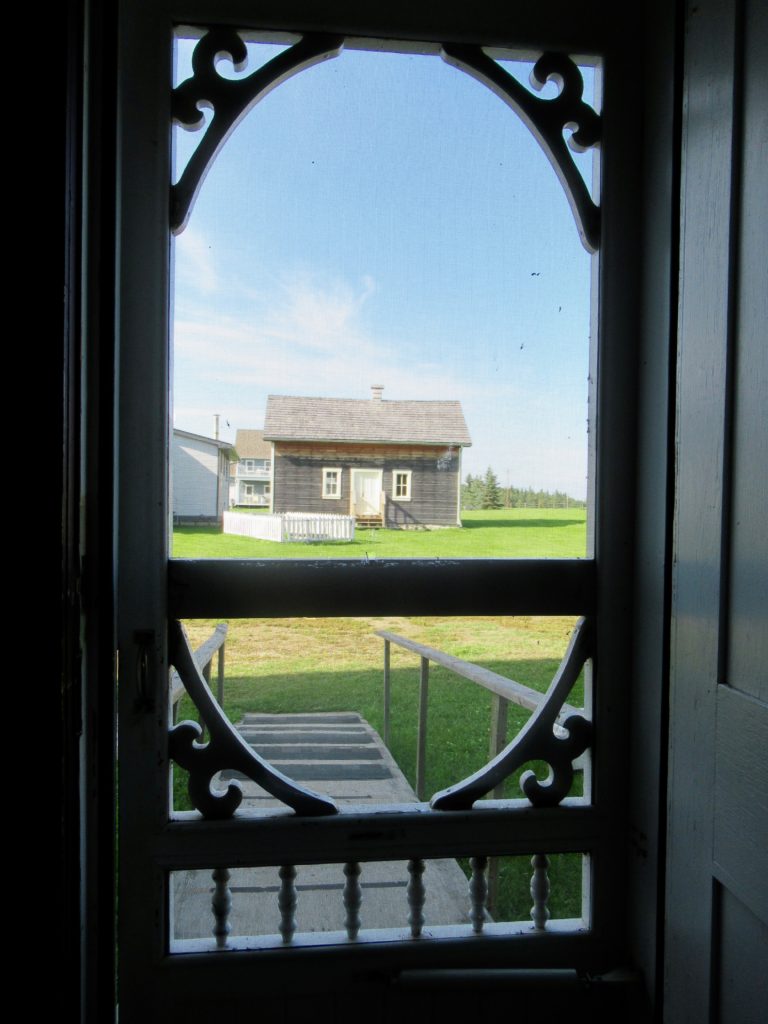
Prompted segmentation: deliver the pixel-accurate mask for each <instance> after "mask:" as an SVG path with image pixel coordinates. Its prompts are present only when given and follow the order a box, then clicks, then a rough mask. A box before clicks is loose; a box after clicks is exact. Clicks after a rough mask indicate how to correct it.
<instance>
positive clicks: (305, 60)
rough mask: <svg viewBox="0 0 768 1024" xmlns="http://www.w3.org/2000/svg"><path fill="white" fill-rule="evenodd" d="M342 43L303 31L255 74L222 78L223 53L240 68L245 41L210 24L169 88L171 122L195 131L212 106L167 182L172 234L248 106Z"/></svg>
mask: <svg viewBox="0 0 768 1024" xmlns="http://www.w3.org/2000/svg"><path fill="white" fill-rule="evenodd" d="M343 43H344V39H343V37H342V36H332V35H324V34H316V35H306V36H303V37H302V39H301V40H300V41H299V42H298V43H296V44H295V45H294V46H292V47H290V49H288V50H285V51H284V52H283V53H279V54H278V55H277V56H276V57H274V58H273V59H272V60H270V61H269V62H268V63H266V64H265V65H264V66H263V67H260V68H258V69H257V70H256V71H254V72H253V74H251V75H248V76H247V77H245V78H238V79H230V78H222V76H221V75H220V74H219V73H218V71H217V70H216V65H217V63H218V61H219V59H220V58H221V56H222V55H224V54H227V55H228V56H229V57H230V58H231V59H232V63H233V65H234V67H235V70H236V71H243V70H244V69H245V67H246V65H247V61H248V51H247V50H246V46H245V43H244V42H243V40H242V39H241V38H240V36H239V35H238V34H237V32H235V31H234V30H233V29H228V28H213V29H210V31H208V32H207V33H206V34H205V35H204V36H203V38H202V39H201V40H200V42H199V43H198V44H197V46H196V47H195V49H194V52H193V54H192V72H193V73H192V77H191V78H188V79H186V81H184V82H182V83H181V85H179V86H178V87H177V88H176V89H174V91H173V99H172V114H173V120H174V122H175V123H176V124H178V125H181V127H182V128H186V129H187V130H188V131H199V130H200V129H201V128H202V127H203V126H204V124H205V119H204V117H203V115H202V113H201V108H202V107H210V108H212V109H213V120H212V121H211V123H210V124H209V125H208V127H207V129H206V131H205V135H204V136H203V137H202V139H201V140H200V144H199V145H198V147H197V149H196V150H195V151H194V153H193V154H192V156H191V157H190V159H189V162H188V164H187V166H186V167H185V168H184V172H183V173H182V175H181V177H180V178H179V180H178V182H177V184H175V185H172V186H171V204H170V205H171V230H172V231H173V233H174V234H179V232H181V231H183V229H184V227H185V226H186V223H187V220H188V218H189V214H190V212H191V210H192V205H193V203H194V201H195V198H196V197H197V193H198V192H199V190H200V186H201V185H202V183H203V181H204V179H205V176H206V174H207V173H208V170H209V169H210V167H211V165H212V163H213V161H214V160H215V159H216V155H217V154H218V152H219V150H220V149H221V147H222V146H223V145H224V143H225V142H226V141H227V139H228V138H229V136H230V135H231V134H232V132H233V131H234V130H235V128H236V127H237V125H238V124H239V123H240V121H242V119H243V118H244V117H245V115H246V114H247V113H248V111H249V110H250V109H251V108H252V107H254V106H255V105H256V104H257V103H258V102H259V100H261V99H263V98H264V97H265V96H266V95H267V94H268V93H270V92H271V91H272V90H273V89H274V88H275V86H277V85H280V83H281V82H284V81H286V79H288V78H291V77H292V76H293V75H295V74H297V73H298V72H299V71H303V70H304V68H308V67H311V66H312V65H313V64H317V63H319V62H320V61H323V60H327V59H328V58H330V57H336V56H338V54H339V53H340V52H341V48H342V45H343Z"/></svg>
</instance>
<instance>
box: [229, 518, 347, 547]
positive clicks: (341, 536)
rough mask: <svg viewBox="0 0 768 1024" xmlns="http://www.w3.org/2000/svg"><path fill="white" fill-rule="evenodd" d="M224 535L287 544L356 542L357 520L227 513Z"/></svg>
mask: <svg viewBox="0 0 768 1024" xmlns="http://www.w3.org/2000/svg"><path fill="white" fill-rule="evenodd" d="M224 533H233V534H237V536H239V537H255V538H257V539H258V540H273V541H275V542H276V543H278V544H281V543H286V542H288V541H304V542H307V543H309V542H312V541H324V540H354V539H355V517H354V516H333V515H327V514H324V513H322V512H313V513H309V512H282V513H280V514H279V515H275V514H272V515H254V516H252V515H248V514H247V513H243V512H225V513H224Z"/></svg>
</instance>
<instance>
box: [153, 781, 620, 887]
mask: <svg viewBox="0 0 768 1024" xmlns="http://www.w3.org/2000/svg"><path fill="white" fill-rule="evenodd" d="M610 825H611V823H610V821H609V820H608V819H607V817H606V816H605V815H604V814H602V813H601V812H599V811H598V810H597V808H596V807H594V806H592V805H588V804H585V803H584V801H583V800H582V799H581V798H579V797H573V798H570V797H569V798H566V799H565V800H563V802H562V803H561V804H560V805H559V806H557V807H531V805H530V803H529V802H528V801H527V800H505V801H504V802H503V803H501V802H499V803H496V802H495V801H490V800H489V801H484V802H483V803H482V804H481V805H479V806H477V807H475V808H474V809H473V810H471V811H440V812H437V811H432V810H430V808H429V805H428V804H420V805H418V804H417V805H414V804H401V805H388V806H386V807H379V808H365V809H354V808H345V807H343V806H342V807H340V808H339V813H338V814H336V815H333V816H330V817H325V818H306V817H298V816H296V815H294V814H291V813H290V812H289V813H282V812H280V813H278V814H276V815H265V814H264V813H256V812H254V813H249V812H243V811H238V813H237V815H236V816H235V817H233V818H229V819H226V820H223V821H204V820H202V819H201V817H200V815H199V814H198V813H197V812H196V811H181V812H177V813H176V814H175V816H174V820H172V821H171V822H169V823H168V825H167V826H166V827H165V828H164V829H163V830H162V831H161V832H160V833H158V835H157V838H156V845H155V856H156V859H157V862H158V863H159V864H162V865H163V866H164V867H166V868H170V869H174V870H177V869H183V868H206V867H209V866H210V865H211V864H226V865H227V866H228V867H229V868H230V869H231V868H233V867H258V866H260V865H272V864H275V863H277V864H281V863H292V864H338V863H345V862H346V861H349V860H357V861H373V860H408V859H410V858H412V857H421V858H422V859H424V860H433V859H435V858H440V857H465V856H472V855H473V854H475V853H476V852H477V851H478V850H482V851H483V853H485V854H486V855H488V856H492V855H498V856H514V855H515V854H527V855H529V856H530V855H531V854H532V853H535V852H536V851H537V850H546V851H547V852H548V853H578V852H582V853H590V852H595V851H597V850H599V849H601V848H603V847H607V846H609V845H610V839H609V837H610V836H611V835H612V832H611V828H610Z"/></svg>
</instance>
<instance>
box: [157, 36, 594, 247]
mask: <svg viewBox="0 0 768 1024" xmlns="http://www.w3.org/2000/svg"><path fill="white" fill-rule="evenodd" d="M343 45H344V37H343V36H336V35H322V34H308V35H305V36H303V37H302V38H301V40H300V41H299V42H298V43H296V44H295V45H293V46H291V47H290V48H289V49H287V50H285V51H284V52H283V53H280V54H278V55H277V56H276V57H274V58H273V59H272V60H270V61H268V62H267V63H266V64H265V65H264V66H263V67H260V68H258V69H257V70H256V71H254V72H253V74H251V75H247V76H246V77H244V78H239V79H229V78H223V77H222V76H221V75H220V74H219V73H218V71H217V68H216V65H217V63H218V61H219V60H220V59H221V58H222V56H224V55H227V56H229V58H230V59H231V60H232V63H233V65H234V67H235V69H236V70H238V71H242V70H244V69H245V67H246V65H247V61H248V52H247V49H246V46H245V43H244V42H243V40H242V39H241V38H240V36H239V35H238V34H237V32H236V31H234V29H229V28H213V29H210V30H209V31H208V32H207V33H206V35H204V36H203V38H202V39H201V40H200V42H199V43H198V44H197V46H196V47H195V49H194V52H193V54H192V70H193V74H192V76H191V77H190V78H188V79H186V81H184V82H182V83H181V85H179V86H178V87H177V88H176V89H174V91H173V99H172V114H173V120H174V122H175V123H176V124H178V125H181V127H183V128H186V129H187V130H189V131H199V130H200V129H202V128H203V127H204V125H205V119H204V117H203V115H202V113H201V109H202V108H203V107H210V108H211V109H212V110H213V119H212V121H211V122H210V124H209V125H208V127H207V128H206V130H205V134H204V136H203V138H202V139H201V141H200V144H199V145H198V146H197V148H196V149H195V151H194V153H193V154H192V156H191V157H190V159H189V162H188V163H187V166H186V167H185V168H184V171H183V173H182V175H181V177H180V178H179V181H178V182H177V184H175V185H172V186H171V201H170V208H171V230H172V231H173V233H174V234H179V233H180V232H181V231H183V229H184V227H185V226H186V223H187V220H188V218H189V214H190V212H191V209H192V205H193V203H194V201H195V198H196V196H197V193H198V192H199V190H200V186H201V185H202V183H203V181H204V179H205V175H206V174H207V173H208V170H209V169H210V167H211V165H212V164H213V161H214V160H215V159H216V155H217V154H218V152H219V150H220V149H221V148H222V146H223V145H224V143H225V142H226V141H227V139H228V138H229V136H230V135H231V134H232V132H233V131H234V130H235V128H236V127H237V125H238V124H239V123H240V121H241V120H242V119H243V118H244V117H245V115H246V114H247V113H248V111H249V110H251V109H252V108H253V107H254V106H255V105H256V104H257V103H258V102H259V100H261V99H263V97H264V96H266V95H268V93H270V92H271V91H272V90H273V89H274V88H275V87H276V86H278V85H280V83H281V82H284V81H286V80H287V79H288V78H291V77H292V76H293V75H295V74H297V73H298V72H299V71H303V70H304V68H308V67H311V66H312V65H313V64H317V63H319V62H320V61H323V60H328V59H329V58H331V57H337V56H338V55H339V53H341V50H342V47H343ZM441 56H442V58H443V60H444V61H446V63H448V64H451V65H452V66H453V67H456V68H458V69H459V70H461V71H464V72H466V74H468V75H471V76H472V77H473V78H475V79H477V81H479V82H482V83H483V85H486V86H487V87H488V88H489V89H490V90H491V91H492V92H494V93H496V95H497V96H499V97H500V99H502V100H503V101H504V102H505V103H506V104H507V105H508V106H510V107H511V108H512V109H513V110H514V111H515V112H516V113H517V114H518V116H519V117H520V118H521V119H522V121H523V122H524V123H525V124H526V125H527V126H528V128H529V129H530V131H531V132H532V134H533V136H534V137H535V138H536V139H537V141H538V142H539V144H540V146H541V147H542V149H543V150H544V152H545V153H546V155H547V157H548V158H549V161H550V163H551V164H552V167H553V168H554V170H555V173H556V174H557V177H558V178H559V180H560V183H561V184H562V186H563V188H564V190H565V194H566V196H567V198H568V202H569V203H570V206H571V210H572V211H573V215H574V218H575V220H576V226H577V228H578V231H579V236H580V237H581V240H582V243H583V245H584V247H585V248H586V249H587V251H588V252H596V251H597V249H598V247H599V244H600V208H599V206H597V205H596V204H595V203H594V202H593V200H592V198H591V196H590V194H589V190H588V189H587V186H586V184H585V182H584V179H583V178H582V176H581V174H580V172H579V169H578V167H577V166H576V163H575V162H574V159H573V157H572V155H571V153H570V152H569V150H568V147H569V146H570V148H571V149H573V150H575V151H577V152H583V151H584V150H586V149H590V148H592V147H595V146H597V145H599V143H600V135H601V128H602V124H601V119H600V116H599V114H597V113H596V111H595V110H593V109H592V107H590V106H588V104H586V103H585V102H584V100H583V99H582V92H583V89H584V82H583V79H582V77H581V72H580V71H579V69H578V67H577V66H576V64H574V62H573V61H572V60H571V59H570V58H569V57H568V56H566V55H565V54H559V53H545V54H543V55H542V56H541V57H540V58H539V59H538V61H537V62H536V64H535V65H534V68H533V71H532V72H531V85H532V86H533V88H534V89H542V88H543V87H544V86H545V85H546V83H547V82H549V81H552V82H555V83H556V84H557V85H558V86H559V88H560V91H559V93H558V95H557V96H555V97H554V98H553V99H543V98H541V97H538V96H534V95H533V94H532V93H530V92H529V91H528V90H527V89H525V88H523V86H522V85H520V83H519V82H518V81H517V80H516V79H515V78H513V77H512V75H510V74H509V73H508V72H507V71H505V69H504V68H503V67H502V66H501V65H500V64H499V63H498V62H497V61H495V60H492V59H491V58H490V57H489V56H488V55H487V54H486V53H485V52H484V51H483V49H482V47H480V46H474V45H463V44H457V43H451V44H447V43H446V44H445V45H444V46H443V47H442V49H441ZM564 129H571V130H572V134H571V135H570V138H569V139H568V143H567V144H566V141H565V139H564V137H563V130H564Z"/></svg>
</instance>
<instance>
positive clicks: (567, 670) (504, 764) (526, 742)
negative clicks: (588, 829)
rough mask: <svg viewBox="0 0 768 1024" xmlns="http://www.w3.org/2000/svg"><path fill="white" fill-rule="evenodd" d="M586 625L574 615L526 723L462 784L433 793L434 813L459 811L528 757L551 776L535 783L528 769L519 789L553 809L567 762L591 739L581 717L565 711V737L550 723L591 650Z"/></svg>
mask: <svg viewBox="0 0 768 1024" xmlns="http://www.w3.org/2000/svg"><path fill="white" fill-rule="evenodd" d="M591 645H592V641H591V626H590V623H589V622H588V620H587V619H579V621H578V623H577V624H576V628H575V629H574V631H573V634H572V636H571V639H570V642H569V644H568V650H567V651H566V652H565V657H564V658H563V660H562V662H561V663H560V666H559V667H558V670H557V672H556V673H555V677H554V679H553V680H552V682H551V684H550V686H549V689H548V690H547V692H546V694H545V696H544V700H543V701H542V702H541V704H539V706H538V708H537V709H536V711H534V713H533V714H532V715H531V717H530V718H529V719H528V721H527V722H526V724H525V725H524V726H523V728H522V729H521V730H520V732H519V733H518V734H517V736H515V738H514V739H513V740H512V742H511V743H509V744H508V745H507V746H506V747H505V748H504V750H502V751H501V753H500V754H498V755H497V756H496V757H495V758H494V759H493V760H492V761H489V762H488V764H487V765H485V767H484V768H481V769H480V771H478V772H475V774H474V775H470V776H469V778H467V779H464V780H463V781H462V782H458V783H456V785H454V786H449V787H448V788H447V789H443V790H441V791H440V792H439V793H436V794H435V795H434V796H433V797H432V800H431V806H432V807H433V808H435V810H439V811H465V810H469V808H470V807H471V806H472V805H473V804H474V802H475V800H479V799H480V797H483V796H485V795H486V794H487V793H490V791H491V790H492V789H495V788H496V786H498V785H500V784H501V783H502V782H503V781H504V780H505V779H506V778H508V777H509V776H510V775H511V774H512V773H513V772H515V771H517V769H518V768H520V767H522V766H523V765H524V764H526V763H527V762H529V761H545V762H546V763H547V764H548V765H549V766H550V768H551V777H550V778H549V779H548V780H546V781H545V782H539V780H538V779H537V778H536V775H535V774H534V772H532V771H526V772H523V774H522V775H521V776H520V788H521V789H522V791H523V793H525V795H526V796H527V797H528V799H529V800H530V801H531V803H532V804H533V805H534V807H553V806H554V805H555V804H559V803H560V801H561V800H562V799H563V797H565V796H567V795H568V792H569V790H570V788H571V783H572V782H573V761H574V760H575V759H576V758H577V757H579V755H580V754H583V753H584V751H585V750H586V749H587V747H588V746H589V744H590V742H591V738H592V724H591V722H589V721H587V719H586V718H584V717H583V716H582V715H569V716H568V718H566V720H565V721H564V722H563V723H562V727H563V729H565V730H566V732H567V733H568V735H567V736H564V737H562V738H561V737H558V736H556V735H555V732H554V726H555V722H556V721H557V716H558V714H559V713H560V710H561V709H562V706H563V704H564V703H565V699H566V697H567V696H568V694H569V693H570V692H571V689H572V688H573V684H574V683H575V682H576V680H577V679H578V677H579V673H580V672H581V669H582V666H583V665H584V662H585V661H586V660H587V658H589V657H590V654H591Z"/></svg>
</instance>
